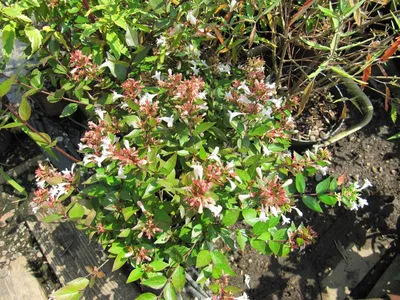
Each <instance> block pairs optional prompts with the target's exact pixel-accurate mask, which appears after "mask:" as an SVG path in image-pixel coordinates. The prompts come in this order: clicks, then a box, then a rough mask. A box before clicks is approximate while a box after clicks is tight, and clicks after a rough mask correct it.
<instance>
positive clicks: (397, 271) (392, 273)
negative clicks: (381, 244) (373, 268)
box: [368, 255, 400, 299]
mask: <svg viewBox="0 0 400 300" xmlns="http://www.w3.org/2000/svg"><path fill="white" fill-rule="evenodd" d="M387 294H394V295H400V255H397V256H396V258H395V259H394V260H393V262H392V263H391V265H390V266H389V268H388V269H387V270H386V272H385V273H384V274H383V275H382V277H381V278H380V279H379V281H378V282H377V283H376V285H375V286H374V288H373V289H372V291H371V292H370V293H369V295H368V299H370V298H378V297H384V296H385V295H387Z"/></svg>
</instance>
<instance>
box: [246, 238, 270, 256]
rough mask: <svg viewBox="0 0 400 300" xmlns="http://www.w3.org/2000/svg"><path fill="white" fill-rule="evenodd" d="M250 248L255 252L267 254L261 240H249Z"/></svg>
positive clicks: (263, 242) (265, 245) (265, 246)
mask: <svg viewBox="0 0 400 300" xmlns="http://www.w3.org/2000/svg"><path fill="white" fill-rule="evenodd" d="M250 246H251V247H253V248H254V249H255V250H257V251H258V252H259V253H262V254H266V253H267V244H266V243H265V241H263V240H259V239H251V240H250Z"/></svg>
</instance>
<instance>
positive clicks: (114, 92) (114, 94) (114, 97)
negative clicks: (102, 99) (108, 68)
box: [112, 91, 125, 102]
mask: <svg viewBox="0 0 400 300" xmlns="http://www.w3.org/2000/svg"><path fill="white" fill-rule="evenodd" d="M124 97H125V96H124V95H121V94H118V93H117V92H116V91H113V96H112V101H113V102H115V101H117V100H118V99H120V98H124Z"/></svg>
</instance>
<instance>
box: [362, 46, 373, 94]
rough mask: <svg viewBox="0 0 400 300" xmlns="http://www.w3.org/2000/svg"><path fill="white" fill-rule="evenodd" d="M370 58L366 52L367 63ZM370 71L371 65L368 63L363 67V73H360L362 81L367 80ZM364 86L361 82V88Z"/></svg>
mask: <svg viewBox="0 0 400 300" xmlns="http://www.w3.org/2000/svg"><path fill="white" fill-rule="evenodd" d="M370 59H371V55H370V54H368V56H367V63H368V61H369V60H370ZM371 71H372V65H371V64H369V65H368V66H367V67H366V68H365V69H364V72H363V75H362V78H361V80H362V81H364V82H368V79H369V77H370V76H371ZM365 86H366V84H362V85H361V88H362V89H364V87H365Z"/></svg>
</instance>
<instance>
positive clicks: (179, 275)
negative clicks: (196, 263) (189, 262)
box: [171, 266, 186, 293]
mask: <svg viewBox="0 0 400 300" xmlns="http://www.w3.org/2000/svg"><path fill="white" fill-rule="evenodd" d="M171 281H172V284H173V285H174V288H175V291H177V292H178V293H180V292H181V291H182V290H183V288H184V287H185V283H186V277H185V270H184V269H183V268H182V267H181V266H178V267H177V268H176V270H175V271H174V273H172V277H171Z"/></svg>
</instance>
